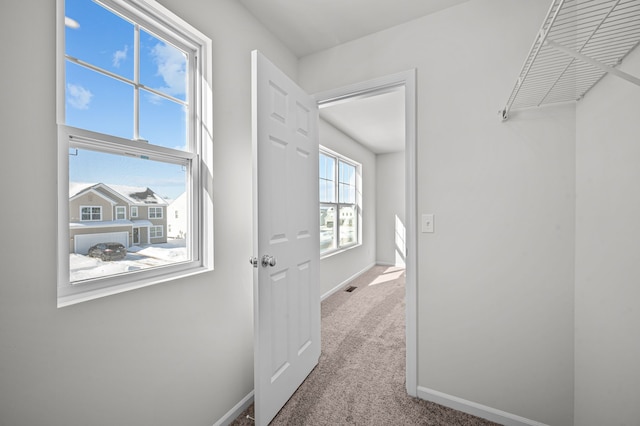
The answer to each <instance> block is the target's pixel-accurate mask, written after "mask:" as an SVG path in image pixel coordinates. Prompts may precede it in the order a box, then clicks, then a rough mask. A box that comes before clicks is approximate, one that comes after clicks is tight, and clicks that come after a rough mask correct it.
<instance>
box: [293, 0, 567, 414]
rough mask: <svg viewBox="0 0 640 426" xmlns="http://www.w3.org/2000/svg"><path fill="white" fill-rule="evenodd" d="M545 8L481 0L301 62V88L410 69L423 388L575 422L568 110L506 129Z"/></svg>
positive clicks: (526, 118) (527, 117)
mask: <svg viewBox="0 0 640 426" xmlns="http://www.w3.org/2000/svg"><path fill="white" fill-rule="evenodd" d="M547 10H548V2H546V1H511V0H476V1H472V2H466V3H463V4H461V5H458V6H456V7H453V8H451V9H447V10H445V11H442V12H440V13H437V14H435V15H432V16H428V17H425V18H421V19H417V20H415V21H412V22H410V23H408V24H405V25H401V26H398V27H395V28H392V29H390V30H387V31H383V32H380V33H377V34H374V35H371V36H369V37H364V38H362V39H359V40H356V41H354V42H351V43H346V44H343V45H341V46H339V47H337V48H334V49H330V50H327V51H324V52H320V53H317V54H314V55H310V56H308V57H305V58H302V59H301V60H300V64H299V71H298V73H299V79H300V80H299V81H300V82H301V84H302V86H303V87H305V88H306V89H307V90H308V91H309V92H319V91H322V90H328V89H332V88H335V87H340V86H344V85H347V84H352V83H355V82H359V81H363V80H367V79H371V78H374V77H380V76H384V75H389V74H392V73H395V72H400V71H405V70H407V69H411V68H416V69H417V75H418V82H417V86H418V93H417V102H418V108H417V109H418V118H417V129H418V135H417V144H418V153H417V159H416V161H417V165H418V188H417V192H418V199H417V202H418V210H419V212H420V213H427V212H430V213H435V224H436V227H435V233H434V234H422V233H420V234H419V235H418V253H417V256H418V265H417V267H418V289H417V291H418V385H419V386H420V391H421V394H422V395H425V394H428V393H429V390H436V391H439V392H443V393H445V394H447V395H452V396H455V397H458V398H462V399H465V400H468V401H472V402H475V403H479V404H482V405H485V406H488V407H493V408H495V409H498V410H503V411H505V412H508V413H512V414H514V415H518V416H522V417H525V418H528V419H532V420H536V421H539V422H543V423H548V424H551V425H571V424H573V284H574V267H573V265H574V263H573V258H574V219H575V217H574V214H575V211H574V209H575V200H574V197H575V108H574V107H572V106H569V107H555V108H548V109H544V110H540V111H536V112H533V113H529V114H521V115H520V116H519V118H518V119H516V117H514V118H513V119H512V120H510V121H508V122H506V123H501V122H500V120H499V118H498V114H497V112H498V110H499V109H500V108H502V107H503V106H504V103H505V102H506V100H507V97H508V95H509V93H510V91H511V89H512V87H513V84H514V83H515V80H516V78H517V75H518V73H519V71H520V68H521V66H522V62H523V61H524V58H525V57H526V54H527V52H528V50H529V48H530V47H531V43H532V41H533V38H534V37H535V35H536V33H537V31H538V29H539V26H540V23H541V22H542V20H543V18H544V16H545V14H546V12H547Z"/></svg>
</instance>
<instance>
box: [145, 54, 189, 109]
mask: <svg viewBox="0 0 640 426" xmlns="http://www.w3.org/2000/svg"><path fill="white" fill-rule="evenodd" d="M151 56H152V57H153V60H154V62H155V63H156V65H157V66H158V72H157V75H159V76H161V77H162V79H163V80H164V82H165V84H166V86H165V87H162V88H160V90H163V91H165V92H167V93H168V94H170V95H174V96H175V95H184V93H185V82H186V74H187V61H186V58H185V55H184V54H183V53H182V52H180V51H179V50H178V49H176V48H175V47H173V46H169V45H167V44H165V43H158V44H156V45H155V46H154V47H153V49H151Z"/></svg>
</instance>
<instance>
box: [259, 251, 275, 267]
mask: <svg viewBox="0 0 640 426" xmlns="http://www.w3.org/2000/svg"><path fill="white" fill-rule="evenodd" d="M262 266H263V267H265V268H266V267H267V266H276V258H275V257H273V256H269V255H268V254H265V255H264V256H262Z"/></svg>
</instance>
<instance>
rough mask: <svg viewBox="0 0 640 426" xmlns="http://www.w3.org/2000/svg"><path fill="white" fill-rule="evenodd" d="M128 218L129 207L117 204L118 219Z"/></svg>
mask: <svg viewBox="0 0 640 426" xmlns="http://www.w3.org/2000/svg"><path fill="white" fill-rule="evenodd" d="M126 218H127V209H126V207H125V206H116V220H125V219H126Z"/></svg>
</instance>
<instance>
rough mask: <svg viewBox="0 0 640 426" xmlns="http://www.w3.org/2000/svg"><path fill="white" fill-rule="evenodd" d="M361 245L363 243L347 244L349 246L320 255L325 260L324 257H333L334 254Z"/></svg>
mask: <svg viewBox="0 0 640 426" xmlns="http://www.w3.org/2000/svg"><path fill="white" fill-rule="evenodd" d="M361 245H362V243H356V244H352V245H350V246H347V247H341V248H339V249H336V250H332V251H329V252H326V253H324V254H321V255H320V260H324V259H327V258H329V257H333V256H335V255H337V254H341V253H344V252H346V251H349V250H351V249H354V248H357V247H360V246H361Z"/></svg>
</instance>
